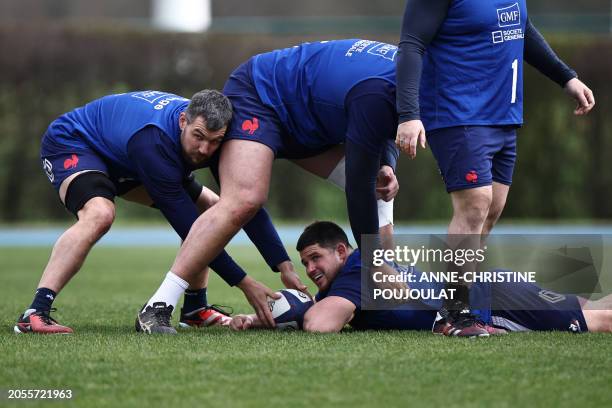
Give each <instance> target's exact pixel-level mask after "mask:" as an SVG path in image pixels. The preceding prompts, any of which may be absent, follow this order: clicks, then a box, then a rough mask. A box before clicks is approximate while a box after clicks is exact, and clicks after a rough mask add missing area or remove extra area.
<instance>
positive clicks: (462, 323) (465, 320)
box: [453, 311, 486, 328]
mask: <svg viewBox="0 0 612 408" xmlns="http://www.w3.org/2000/svg"><path fill="white" fill-rule="evenodd" d="M453 317H454V319H453V325H456V326H458V327H469V326H471V325H477V326H481V327H483V328H484V327H485V326H486V324H485V322H484V321H483V320H482V319H480V318H479V317H478V316H477V315H475V314H473V313H471V312H466V311H462V312H459V313H457V314H456V315H455V316H453Z"/></svg>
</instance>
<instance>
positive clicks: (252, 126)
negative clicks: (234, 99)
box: [242, 118, 259, 135]
mask: <svg viewBox="0 0 612 408" xmlns="http://www.w3.org/2000/svg"><path fill="white" fill-rule="evenodd" d="M257 129H259V119H257V118H252V119H247V120H245V121H244V122H242V130H243V131H245V132H249V135H252V134H253V133H255V131H256V130H257Z"/></svg>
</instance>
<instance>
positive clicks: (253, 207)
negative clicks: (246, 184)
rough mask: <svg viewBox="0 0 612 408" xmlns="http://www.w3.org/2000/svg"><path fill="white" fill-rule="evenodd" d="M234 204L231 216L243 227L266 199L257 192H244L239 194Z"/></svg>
mask: <svg viewBox="0 0 612 408" xmlns="http://www.w3.org/2000/svg"><path fill="white" fill-rule="evenodd" d="M233 202H234V204H235V205H234V208H233V211H232V216H233V217H235V218H234V219H236V220H239V221H240V223H241V224H242V225H244V224H245V223H246V222H248V220H250V219H251V218H253V216H255V214H256V213H257V211H259V209H260V208H261V207H263V205H264V204H265V202H266V197H265V195H264V194H260V193H259V192H251V191H249V192H245V193H242V194H240V195H239V196H238V197H237V198H236V199H235V200H233Z"/></svg>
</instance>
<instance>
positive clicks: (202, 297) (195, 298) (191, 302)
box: [183, 288, 208, 313]
mask: <svg viewBox="0 0 612 408" xmlns="http://www.w3.org/2000/svg"><path fill="white" fill-rule="evenodd" d="M206 306H208V299H206V288H202V289H198V290H189V289H187V290H186V291H185V301H184V303H183V313H189V312H193V311H194V310H197V309H201V308H203V307H206Z"/></svg>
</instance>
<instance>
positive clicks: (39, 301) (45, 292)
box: [30, 288, 57, 311]
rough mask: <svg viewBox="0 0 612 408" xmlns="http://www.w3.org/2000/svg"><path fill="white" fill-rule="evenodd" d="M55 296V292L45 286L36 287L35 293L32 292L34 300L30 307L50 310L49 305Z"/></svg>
mask: <svg viewBox="0 0 612 408" xmlns="http://www.w3.org/2000/svg"><path fill="white" fill-rule="evenodd" d="M55 296H57V293H55V292H54V291H52V290H51V289H47V288H38V289H36V294H34V300H33V301H32V304H31V305H30V309H36V310H39V311H41V310H43V311H45V310H51V305H52V304H53V301H54V300H55Z"/></svg>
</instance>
